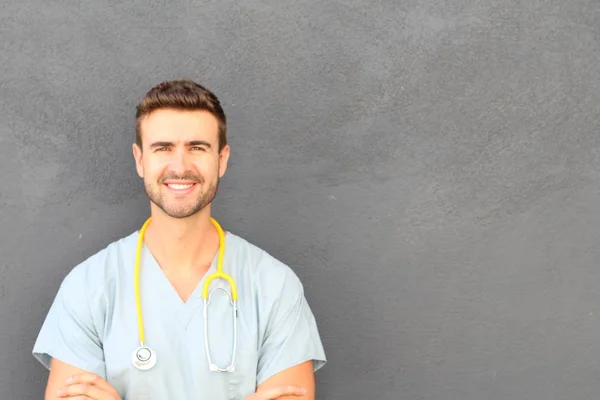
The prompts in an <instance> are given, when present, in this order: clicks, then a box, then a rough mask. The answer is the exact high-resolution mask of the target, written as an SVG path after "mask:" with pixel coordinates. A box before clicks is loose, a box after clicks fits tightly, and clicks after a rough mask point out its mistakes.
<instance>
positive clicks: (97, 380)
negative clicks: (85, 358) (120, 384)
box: [66, 373, 119, 399]
mask: <svg viewBox="0 0 600 400" xmlns="http://www.w3.org/2000/svg"><path fill="white" fill-rule="evenodd" d="M66 383H67V385H75V384H88V385H92V386H96V387H98V388H99V389H101V390H103V391H105V392H107V393H109V394H110V395H111V396H113V397H109V399H112V398H116V399H118V398H119V394H118V393H117V391H116V390H115V388H113V387H112V386H111V385H110V384H109V383H108V382H107V381H105V380H104V379H102V377H100V376H98V375H96V374H91V373H82V374H76V375H73V376H71V377H69V379H67V382H66Z"/></svg>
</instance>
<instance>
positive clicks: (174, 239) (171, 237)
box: [144, 206, 219, 274]
mask: <svg viewBox="0 0 600 400" xmlns="http://www.w3.org/2000/svg"><path fill="white" fill-rule="evenodd" d="M153 207H154V206H153ZM144 242H145V244H146V246H147V247H148V249H149V250H150V252H151V253H152V255H153V256H154V258H156V260H157V262H158V263H159V265H160V266H161V268H162V269H163V270H164V271H165V272H169V273H175V274H178V273H182V274H187V273H198V272H205V271H207V270H208V269H209V268H210V264H211V263H212V261H213V259H214V257H215V255H216V252H217V251H218V249H219V235H218V232H217V230H216V229H215V227H214V226H213V225H212V223H211V221H210V208H209V207H206V209H204V210H202V211H201V212H199V213H197V214H195V215H193V216H191V217H188V218H181V219H178V218H172V217H169V216H168V215H166V214H164V212H162V210H154V209H153V210H152V221H151V222H150V225H149V226H148V228H147V230H146V235H145V238H144Z"/></svg>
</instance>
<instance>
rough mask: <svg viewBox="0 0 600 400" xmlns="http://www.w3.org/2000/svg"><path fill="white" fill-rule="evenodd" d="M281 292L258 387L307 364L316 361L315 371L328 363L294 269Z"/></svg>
mask: <svg viewBox="0 0 600 400" xmlns="http://www.w3.org/2000/svg"><path fill="white" fill-rule="evenodd" d="M280 289H281V291H280V292H279V297H278V298H277V299H275V301H274V306H273V309H272V314H271V315H270V317H269V321H268V325H267V328H266V332H265V335H264V339H263V342H262V346H261V348H260V354H259V360H258V371H257V378H256V379H257V384H261V383H262V382H264V381H265V380H267V379H268V378H269V377H271V376H273V375H275V374H277V373H279V372H281V371H283V370H285V369H288V368H290V367H293V366H295V365H298V364H301V363H303V362H305V361H312V362H313V370H314V371H317V370H319V369H320V368H321V367H323V365H325V363H326V357H325V351H324V349H323V344H322V342H321V338H320V335H319V331H318V328H317V323H316V320H315V317H314V315H313V313H312V310H311V308H310V306H309V304H308V302H307V300H306V298H305V296H304V290H303V287H302V284H301V282H300V280H299V279H298V277H297V276H296V275H295V274H294V273H293V272H291V270H290V272H289V273H288V274H287V276H286V279H285V281H284V283H283V286H282V287H280Z"/></svg>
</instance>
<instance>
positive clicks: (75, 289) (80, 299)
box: [33, 268, 106, 378]
mask: <svg viewBox="0 0 600 400" xmlns="http://www.w3.org/2000/svg"><path fill="white" fill-rule="evenodd" d="M86 280H87V279H86V276H85V271H84V270H83V268H75V269H74V270H72V271H71V272H70V273H69V274H68V275H67V276H66V278H65V279H64V280H63V282H62V284H61V286H60V288H59V290H58V293H57V294H56V296H55V298H54V301H53V303H52V305H51V306H50V310H49V311H48V314H47V315H46V319H45V320H44V322H43V324H42V327H41V329H40V332H39V334H38V337H37V340H36V342H35V344H34V347H33V355H34V357H35V358H36V359H37V360H38V361H40V362H41V363H42V364H43V365H44V366H45V367H46V368H48V369H50V362H51V361H52V358H56V359H58V360H60V361H62V362H65V363H67V364H70V365H73V366H75V367H78V368H81V369H83V370H85V371H89V372H91V373H94V374H97V375H100V376H101V377H103V378H105V374H106V372H105V366H104V354H103V351H102V343H101V340H100V339H99V335H98V332H97V329H96V326H95V324H94V311H93V309H92V308H91V306H90V305H91V304H95V305H96V306H97V304H98V303H99V301H98V300H97V299H96V298H95V296H94V293H93V291H90V290H89V289H90V288H89V287H88V285H86Z"/></svg>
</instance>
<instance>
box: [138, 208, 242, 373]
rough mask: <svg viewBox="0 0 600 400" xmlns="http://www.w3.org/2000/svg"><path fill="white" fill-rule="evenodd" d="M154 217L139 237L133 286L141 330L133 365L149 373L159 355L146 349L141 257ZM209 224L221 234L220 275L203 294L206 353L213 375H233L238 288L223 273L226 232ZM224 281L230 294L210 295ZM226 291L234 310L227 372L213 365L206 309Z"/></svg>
mask: <svg viewBox="0 0 600 400" xmlns="http://www.w3.org/2000/svg"><path fill="white" fill-rule="evenodd" d="M151 219H152V217H150V218H148V219H147V220H146V222H145V223H144V225H142V228H141V229H140V235H139V239H138V243H137V252H136V256H135V277H134V285H135V300H136V305H137V319H138V330H139V339H140V347H138V348H137V349H135V350H134V351H133V354H132V356H131V362H132V363H133V365H134V366H135V367H136V368H137V369H140V370H142V371H147V370H149V369H151V368H152V367H154V365H156V352H155V351H154V350H152V349H151V348H150V347H148V346H146V344H145V342H144V322H143V320H142V302H141V300H140V259H141V255H142V247H143V244H144V234H145V233H146V228H148V225H149V224H150V221H151ZM210 221H211V222H212V224H213V225H214V227H215V228H216V229H217V232H218V233H219V256H218V258H217V272H215V273H213V274H210V275H209V276H207V277H206V281H205V282H204V287H203V290H202V299H203V303H204V307H203V308H204V309H203V314H204V347H205V349H206V358H207V360H208V367H209V369H210V370H211V371H214V372H233V371H234V370H235V354H236V350H237V318H236V317H237V300H238V294H237V287H236V285H235V282H234V281H233V278H232V277H231V276H230V275H228V274H226V273H225V272H223V255H224V253H225V234H224V233H223V229H221V226H220V225H219V223H218V222H217V221H216V220H215V219H214V218H211V219H210ZM218 278H222V279H225V280H226V281H227V282H229V286H230V287H231V293H229V292H227V290H225V289H223V288H217V289H213V290H212V291H211V292H210V293H209V291H208V289H209V287H210V283H211V282H212V281H213V280H214V279H218ZM218 289H220V290H223V291H224V292H225V293H227V295H228V296H229V301H230V302H231V305H232V306H233V312H232V315H233V353H232V355H231V362H230V363H229V365H228V366H227V367H225V368H220V367H219V366H217V365H216V364H214V363H213V362H212V358H211V356H210V346H209V343H208V329H207V326H208V318H207V309H208V304H209V303H210V296H211V295H212V293H213V292H214V291H215V290H218Z"/></svg>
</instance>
